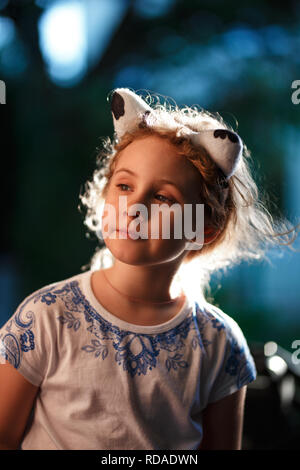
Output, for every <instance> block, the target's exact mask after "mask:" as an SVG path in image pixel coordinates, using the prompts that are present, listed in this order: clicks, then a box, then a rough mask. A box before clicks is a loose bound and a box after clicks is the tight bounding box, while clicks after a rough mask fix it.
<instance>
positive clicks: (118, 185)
mask: <svg viewBox="0 0 300 470" xmlns="http://www.w3.org/2000/svg"><path fill="white" fill-rule="evenodd" d="M121 186H127V188H129V186H128V185H127V184H117V187H118V188H120V187H121ZM121 191H125V189H122V188H121Z"/></svg>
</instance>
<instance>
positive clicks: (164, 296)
mask: <svg viewBox="0 0 300 470" xmlns="http://www.w3.org/2000/svg"><path fill="white" fill-rule="evenodd" d="M102 271H103V274H104V277H105V282H106V283H107V284H109V286H110V288H111V289H114V290H115V293H116V295H119V296H121V297H123V298H124V300H128V301H129V302H133V303H136V304H138V303H140V304H144V305H145V306H147V305H149V306H151V305H153V307H155V306H156V305H157V307H160V306H161V307H163V306H164V305H166V306H168V305H172V302H174V301H176V299H178V295H180V294H179V293H178V295H177V296H175V298H174V296H171V295H170V286H171V283H172V280H173V278H174V275H175V274H176V267H175V266H174V265H173V266H171V265H168V266H167V265H164V266H163V267H162V266H161V265H160V266H151V267H148V266H147V267H144V266H131V265H125V264H123V263H118V264H116V265H114V266H112V267H111V268H108V269H103V270H102ZM138 300H140V302H138Z"/></svg>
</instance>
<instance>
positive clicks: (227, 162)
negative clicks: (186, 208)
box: [111, 88, 243, 179]
mask: <svg viewBox="0 0 300 470" xmlns="http://www.w3.org/2000/svg"><path fill="white" fill-rule="evenodd" d="M111 112H112V116H113V124H114V129H115V133H116V135H117V137H118V138H119V139H120V138H121V137H122V135H123V134H124V133H125V132H132V131H134V130H135V129H137V128H138V127H139V125H140V124H141V123H142V122H143V119H144V118H145V116H146V115H147V114H150V113H154V114H155V110H154V109H152V108H151V107H150V106H149V105H148V104H147V103H146V102H145V101H144V100H143V99H142V98H141V97H140V96H138V95H137V94H136V93H134V92H133V91H131V90H129V89H128V88H116V89H115V90H114V92H113V95H112V99H111ZM186 131H187V137H188V138H190V140H191V142H192V143H193V144H194V145H195V146H199V147H202V148H204V149H205V151H206V152H207V153H208V155H209V156H210V157H211V158H212V160H214V162H215V163H216V164H217V166H218V167H219V168H220V169H221V170H222V172H223V173H224V175H225V177H226V178H227V179H229V178H230V177H231V176H232V175H233V174H234V172H235V170H236V168H237V165H238V163H239V161H240V158H241V156H242V153H243V142H242V140H241V138H240V136H239V135H238V134H237V133H236V132H232V131H229V130H227V129H222V128H221V129H210V130H202V131H198V132H194V131H192V130H191V129H189V128H186Z"/></svg>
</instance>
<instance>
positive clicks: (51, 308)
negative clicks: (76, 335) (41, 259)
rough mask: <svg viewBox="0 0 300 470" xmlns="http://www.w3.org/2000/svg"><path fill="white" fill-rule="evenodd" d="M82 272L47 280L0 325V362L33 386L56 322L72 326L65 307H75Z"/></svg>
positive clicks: (39, 377) (54, 334) (52, 342)
mask: <svg viewBox="0 0 300 470" xmlns="http://www.w3.org/2000/svg"><path fill="white" fill-rule="evenodd" d="M82 275H83V274H77V275H75V276H72V277H69V278H67V279H63V280H61V281H56V282H53V283H50V284H48V285H45V286H43V287H41V288H39V289H37V290H35V291H33V292H32V293H31V294H29V295H28V296H27V297H25V298H24V300H23V301H22V302H21V303H20V304H19V305H18V306H17V308H16V310H15V312H14V313H13V314H12V315H11V317H9V318H8V320H7V321H6V323H5V324H4V325H3V326H2V327H1V328H0V364H1V363H4V361H8V362H10V363H11V364H12V365H13V366H14V367H15V368H16V369H19V370H20V372H21V373H23V375H24V376H25V378H27V379H28V380H29V381H30V382H32V383H33V384H34V385H39V384H40V383H41V381H42V378H43V376H44V373H45V370H44V368H46V366H47V361H46V360H47V357H48V356H49V354H50V352H51V351H53V350H54V349H55V347H54V346H55V344H56V343H57V337H58V334H59V328H60V325H61V324H62V323H66V322H67V327H68V328H69V327H70V325H71V327H72V328H76V323H75V322H74V321H73V320H74V315H73V313H72V312H71V309H69V308H68V306H71V305H72V309H73V311H74V309H76V292H77V291H76V289H77V290H78V292H80V293H81V291H80V282H79V281H80V279H81V276H82ZM53 345H54V346H53Z"/></svg>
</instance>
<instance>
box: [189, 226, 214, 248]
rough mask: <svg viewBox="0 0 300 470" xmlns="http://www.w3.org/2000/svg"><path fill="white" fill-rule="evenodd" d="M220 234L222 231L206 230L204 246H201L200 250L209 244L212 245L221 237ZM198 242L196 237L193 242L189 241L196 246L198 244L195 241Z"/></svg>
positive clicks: (209, 228)
mask: <svg viewBox="0 0 300 470" xmlns="http://www.w3.org/2000/svg"><path fill="white" fill-rule="evenodd" d="M219 233H220V230H216V229H214V228H213V227H207V228H206V229H205V230H204V241H203V244H201V245H200V244H199V250H200V249H201V248H202V247H203V246H204V245H208V244H209V243H212V242H213V241H214V239H215V238H216V237H217V236H218V235H219ZM195 240H196V237H195V238H193V239H192V240H189V242H190V243H194V244H195V245H197V242H196V241H195Z"/></svg>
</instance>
